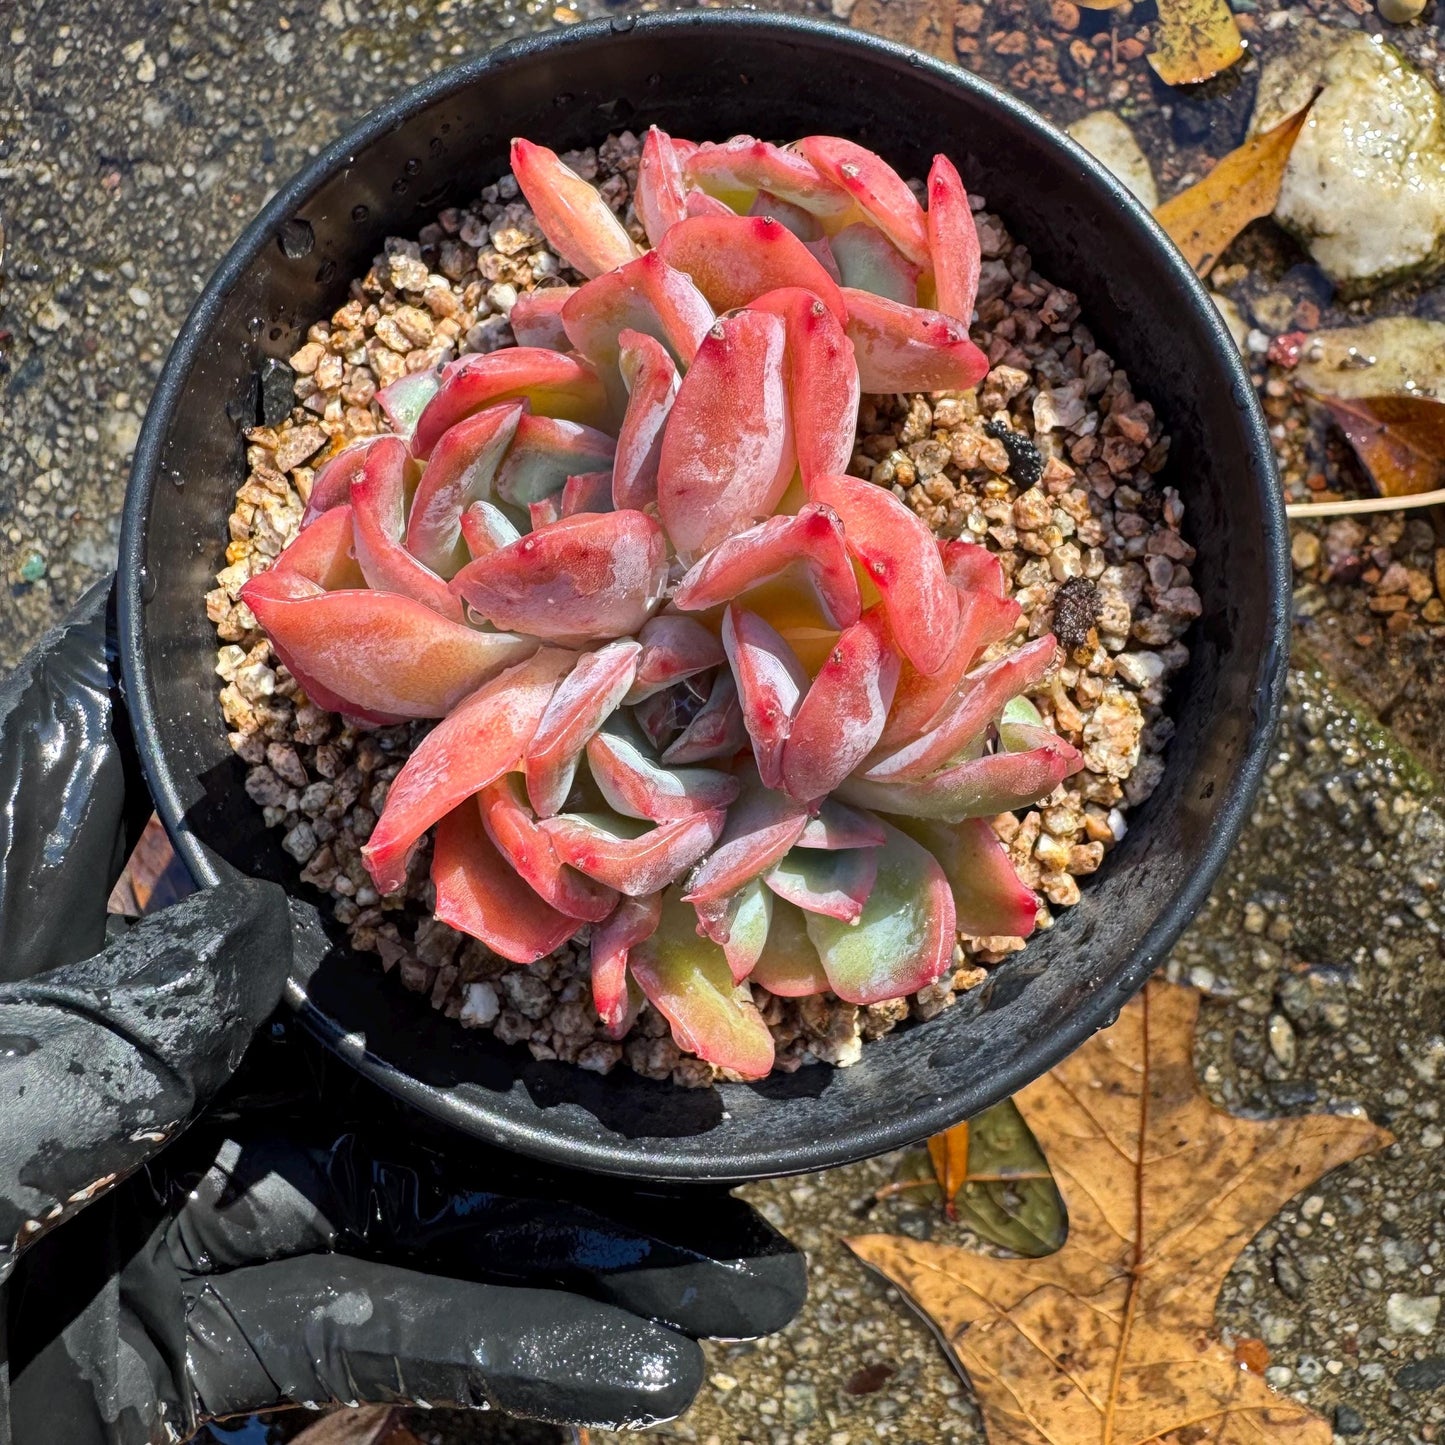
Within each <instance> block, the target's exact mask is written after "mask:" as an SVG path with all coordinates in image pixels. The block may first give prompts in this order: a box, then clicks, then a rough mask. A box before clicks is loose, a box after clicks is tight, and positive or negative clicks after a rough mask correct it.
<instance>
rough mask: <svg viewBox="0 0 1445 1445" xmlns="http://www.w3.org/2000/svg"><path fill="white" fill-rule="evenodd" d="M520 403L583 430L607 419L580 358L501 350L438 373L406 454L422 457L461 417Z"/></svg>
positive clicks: (606, 403)
mask: <svg viewBox="0 0 1445 1445" xmlns="http://www.w3.org/2000/svg"><path fill="white" fill-rule="evenodd" d="M520 400H525V401H527V402H529V403H530V404H531V408H532V410H533V411H535V412H537V413H538V415H540V416H555V417H560V418H562V420H564V421H575V422H581V423H582V425H583V426H595V427H606V426H608V425H609V424H610V422H611V420H612V405H611V402H610V400H609V398H608V395H607V388H606V387H605V386H603V384H602V379H601V378H600V377H599V376H598V375H597V370H596V368H595V367H594V366H593V365H592V363H591V362H590V361H588V360H587V359H586V357H583V356H573V355H571V354H570V353H563V352H560V351H547V350H545V349H544V348H543V347H540V346H504V347H503V348H502V349H501V350H500V351H486V352H481V353H475V354H473V355H470V356H463V357H460V358H459V359H458V360H456V361H453V362H450V363H448V365H447V366H446V367H444V368H443V370H442V384H441V390H440V391H438V392H437V394H436V395H435V396H434V397H433V398H432V399H431V402H430V403H429V404H428V406H427V409H426V410H425V411H424V412H422V414H421V416H420V417H419V418H418V420H417V424H416V431H415V433H414V434H413V435H412V439H411V449H412V453H413V454H414V455H415V456H418V457H421V458H426V457H429V456H430V455H431V454H432V450H433V449H434V448H435V447H436V444H437V443H438V442H439V441H441V439H442V437H443V436H445V435H446V433H447V432H448V431H450V430H451V428H452V427H454V426H455V425H456V424H457V423H458V422H459V421H461V420H462V419H463V418H464V417H469V416H471V415H472V414H473V413H474V412H479V411H481V410H482V409H483V407H488V406H496V405H497V404H498V403H500V402H504V401H520Z"/></svg>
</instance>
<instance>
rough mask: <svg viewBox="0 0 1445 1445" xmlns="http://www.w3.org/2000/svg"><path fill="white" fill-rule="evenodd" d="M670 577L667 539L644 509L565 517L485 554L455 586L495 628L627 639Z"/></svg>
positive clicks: (545, 634)
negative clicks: (640, 510) (625, 637)
mask: <svg viewBox="0 0 1445 1445" xmlns="http://www.w3.org/2000/svg"><path fill="white" fill-rule="evenodd" d="M666 582H667V540H666V538H665V537H664V536H663V532H662V529H661V528H660V527H659V526H658V525H657V523H656V522H655V521H653V520H652V518H651V517H649V516H646V515H645V514H644V513H642V512H633V511H626V512H604V513H602V514H600V515H593V514H588V515H582V516H576V517H564V518H562V519H561V520H560V521H557V522H554V523H553V524H552V525H551V526H547V527H543V528H542V529H541V530H540V531H537V532H532V533H530V534H528V535H527V536H525V537H521V538H519V539H518V540H517V541H515V542H513V543H511V544H510V545H509V546H506V547H502V548H500V549H499V550H498V551H495V552H493V553H491V554H490V555H489V556H486V557H478V558H477V559H476V561H474V562H470V563H468V564H467V566H465V567H463V568H462V570H461V571H460V572H458V573H457V575H456V576H455V577H454V578H453V579H452V583H451V586H452V589H453V591H455V592H456V593H457V595H458V596H460V597H462V598H464V599H465V600H466V601H467V603H468V604H469V605H470V606H471V607H472V608H473V610H475V611H476V612H477V613H478V614H479V615H480V616H482V617H485V618H487V620H488V621H490V622H491V623H492V624H493V625H494V626H496V627H501V628H506V629H515V630H516V631H518V632H526V633H530V634H531V635H532V636H534V637H548V638H566V639H569V640H572V639H588V638H596V639H599V640H600V639H603V638H610V637H624V636H626V635H628V634H629V633H633V632H636V631H637V630H638V628H640V627H641V626H642V624H643V623H644V622H646V621H647V619H648V617H649V616H650V615H651V613H652V610H653V609H654V608H655V607H656V605H657V603H658V601H659V599H660V598H661V596H662V592H663V588H664V586H665V585H666Z"/></svg>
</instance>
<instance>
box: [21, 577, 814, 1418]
mask: <svg viewBox="0 0 1445 1445" xmlns="http://www.w3.org/2000/svg"><path fill="white" fill-rule="evenodd" d="M104 602H105V599H104V595H103V592H101V591H97V592H94V593H92V594H91V595H90V596H89V597H88V598H87V599H86V600H85V602H84V603H83V604H82V606H81V608H80V609H78V612H77V615H76V617H75V618H74V619H72V621H71V622H70V623H69V624H67V625H66V626H65V627H64V628H62V629H61V630H60V632H59V633H58V634H54V635H52V636H51V637H50V638H48V639H47V640H46V641H45V642H44V643H42V645H41V647H40V648H39V649H37V652H36V653H34V654H32V655H31V657H30V658H28V659H27V660H26V662H25V664H24V665H22V668H21V669H20V671H19V672H18V673H17V674H16V676H15V677H14V678H12V679H11V680H10V681H9V682H8V683H6V684H4V685H3V686H0V796H3V797H4V799H5V813H4V821H3V825H4V827H5V829H6V830H7V836H6V837H5V838H4V839H3V842H4V845H5V846H4V851H3V855H0V977H4V978H9V979H13V980H17V981H15V982H11V983H7V984H0V1246H4V1247H8V1250H9V1252H8V1253H7V1254H6V1255H4V1256H0V1275H3V1273H4V1272H5V1271H8V1270H10V1268H11V1266H12V1264H13V1273H11V1275H10V1281H9V1286H8V1290H7V1295H8V1298H7V1299H6V1300H5V1301H4V1303H5V1306H6V1309H5V1314H4V1316H3V1317H0V1318H3V1319H7V1320H8V1328H9V1346H8V1350H9V1353H8V1358H9V1380H10V1388H9V1393H8V1399H7V1396H6V1386H5V1378H6V1372H5V1370H4V1368H3V1364H4V1360H5V1359H6V1350H5V1341H4V1339H3V1338H0V1440H4V1439H5V1438H6V1437H7V1436H8V1437H9V1438H10V1439H11V1440H13V1442H15V1445H30V1442H32V1441H33V1442H37V1445H38V1442H44V1445H50V1442H52V1441H57V1440H63V1441H65V1442H66V1445H101V1442H104V1445H132V1442H142V1441H151V1440H157V1439H178V1438H183V1437H184V1436H185V1435H187V1434H189V1433H191V1432H192V1431H193V1430H195V1429H196V1428H197V1427H198V1426H199V1425H200V1424H201V1423H203V1422H204V1421H205V1420H206V1419H209V1418H215V1417H219V1416H225V1415H229V1414H234V1413H242V1412H245V1411H249V1410H254V1409H262V1408H265V1407H267V1406H271V1405H275V1404H280V1403H285V1402H317V1403H320V1402H323V1401H330V1400H342V1401H347V1400H363V1399H369V1400H382V1401H408V1400H411V1401H420V1400H425V1401H426V1402H428V1403H430V1404H436V1405H443V1404H454V1405H461V1406H472V1407H478V1406H484V1405H492V1406H495V1407H497V1408H499V1409H503V1410H507V1411H510V1412H513V1413H517V1414H526V1415H530V1416H534V1417H538V1418H543V1419H549V1420H557V1421H573V1422H579V1423H580V1422H589V1423H598V1424H613V1425H620V1424H640V1423H643V1422H644V1421H650V1420H655V1419H662V1418H666V1417H668V1416H670V1415H674V1414H676V1413H678V1412H679V1411H680V1410H682V1409H684V1408H685V1407H686V1405H687V1403H688V1402H689V1401H690V1400H691V1398H692V1396H693V1394H694V1393H695V1392H696V1390H697V1388H698V1387H699V1385H700V1383H701V1377H702V1358H701V1352H700V1350H699V1349H698V1347H697V1345H696V1344H695V1343H694V1337H696V1336H700V1335H705V1334H714V1335H723V1336H728V1337H746V1336H752V1335H756V1334H760V1333H765V1332H767V1331H769V1330H772V1329H777V1328H779V1327H780V1326H781V1325H783V1324H784V1323H786V1322H787V1320H788V1319H789V1318H791V1316H792V1315H793V1313H794V1312H795V1311H796V1310H797V1308H798V1306H799V1305H800V1304H801V1301H802V1297H803V1265H802V1261H801V1259H800V1258H799V1257H798V1256H797V1255H796V1254H795V1253H794V1252H793V1251H792V1249H791V1248H790V1247H789V1246H788V1245H787V1243H786V1241H784V1240H782V1239H781V1238H780V1237H779V1236H778V1235H776V1234H774V1233H773V1232H772V1231H771V1230H769V1229H768V1228H767V1227H766V1226H765V1225H764V1224H762V1222H761V1221H760V1220H758V1219H757V1217H756V1216H755V1215H754V1214H753V1213H752V1212H751V1211H750V1210H748V1209H747V1208H746V1206H744V1205H742V1204H740V1203H738V1202H737V1201H735V1200H732V1199H731V1198H729V1197H728V1196H727V1195H725V1194H722V1193H720V1192H710V1193H707V1194H698V1195H694V1196H691V1197H688V1198H686V1199H679V1198H678V1197H677V1196H670V1197H669V1196H662V1195H657V1196H650V1195H648V1194H646V1193H639V1192H635V1191H630V1190H627V1189H625V1188H623V1187H621V1186H619V1185H617V1184H615V1183H612V1182H609V1181H601V1180H595V1179H588V1180H577V1179H571V1178H567V1177H563V1176H559V1175H555V1174H548V1175H543V1174H539V1173H537V1172H536V1171H531V1170H528V1169H526V1168H525V1167H523V1166H520V1165H518V1164H517V1163H516V1162H515V1161H511V1160H508V1159H506V1158H503V1157H498V1156H491V1155H488V1154H487V1153H486V1152H485V1151H482V1150H480V1149H479V1148H478V1147H477V1146H476V1145H474V1144H472V1143H471V1142H470V1141H467V1140H463V1139H461V1138H459V1137H458V1136H456V1135H452V1134H447V1133H445V1132H443V1131H440V1130H439V1129H434V1128H433V1127H432V1126H430V1125H429V1124H428V1123H427V1121H424V1120H421V1119H419V1118H418V1117H417V1116H416V1115H415V1114H413V1113H411V1112H409V1111H407V1110H405V1109H404V1108H403V1106H401V1105H399V1104H396V1103H394V1102H393V1101H391V1100H390V1099H388V1098H386V1097H385V1096H383V1095H382V1094H381V1093H380V1092H379V1091H378V1090H376V1089H375V1088H374V1087H373V1086H371V1085H369V1084H366V1083H365V1082H364V1081H362V1080H361V1079H360V1077H359V1076H357V1075H355V1074H354V1073H352V1072H351V1071H350V1070H348V1069H346V1068H345V1066H344V1065H339V1064H336V1063H335V1062H333V1061H331V1060H330V1059H329V1058H326V1057H324V1056H323V1055H322V1054H321V1053H320V1051H319V1050H318V1049H317V1048H316V1046H314V1045H312V1044H311V1043H310V1041H309V1040H305V1039H303V1038H299V1037H296V1036H295V1034H296V1031H294V1030H286V1029H284V1028H281V1027H280V1026H273V1031H272V1032H273V1033H276V1034H278V1035H279V1036H278V1037H272V1036H271V1035H270V1034H265V1035H263V1037H262V1038H261V1040H260V1041H259V1042H257V1043H256V1044H255V1045H254V1046H253V1048H252V1053H251V1055H250V1057H249V1060H248V1063H247V1065H246V1066H245V1067H244V1068H243V1070H242V1075H241V1077H239V1078H238V1079H237V1080H236V1081H235V1082H234V1083H233V1084H231V1085H230V1087H229V1088H228V1089H227V1091H226V1093H225V1095H224V1096H223V1098H222V1100H221V1101H219V1102H218V1103H217V1105H216V1106H215V1107H213V1109H212V1110H211V1111H210V1113H208V1114H207V1116H206V1117H205V1118H204V1119H203V1120H202V1121H201V1122H200V1123H199V1124H197V1125H196V1126H195V1127H194V1128H193V1129H191V1130H190V1131H189V1132H187V1133H186V1134H185V1137H184V1138H182V1139H180V1140H179V1141H178V1142H177V1143H174V1144H171V1145H170V1146H169V1147H167V1148H165V1149H164V1150H161V1146H162V1145H163V1144H165V1142H166V1141H167V1140H168V1139H170V1138H172V1137H174V1136H175V1135H176V1134H177V1133H178V1132H179V1131H180V1129H181V1128H182V1126H183V1125H184V1124H185V1122H186V1121H187V1119H188V1118H190V1117H192V1116H193V1115H194V1114H195V1113H196V1112H197V1110H198V1108H199V1106H200V1105H201V1104H203V1103H204V1101H205V1100H206V1098H207V1097H208V1096H209V1095H210V1094H211V1093H212V1092H213V1091H214V1090H215V1089H216V1087H217V1086H218V1085H219V1084H220V1083H221V1081H222V1080H223V1079H224V1078H225V1076H226V1075H227V1074H228V1073H229V1071H230V1070H231V1069H232V1068H233V1067H234V1066H235V1063H236V1060H237V1059H238V1058H239V1056H240V1054H241V1051H242V1049H243V1047H244V1044H245V1040H246V1039H247V1038H248V1037H249V1036H250V1035H251V1033H252V1032H253V1031H254V1029H255V1027H256V1025H257V1023H258V1022H259V1021H260V1020H261V1019H262V1018H263V1017H264V1016H265V1014H266V1013H267V1011H268V1010H269V1008H270V1006H271V1005H272V1003H273V1002H274V1000H275V998H276V997H277V994H278V990H279V988H280V985H281V981H282V979H283V978H284V975H285V973H286V969H287V965H288V962H289V927H288V925H287V922H286V916H285V904H284V901H283V900H282V898H281V896H280V894H279V891H278V890H276V889H274V888H273V887H271V886H269V885H262V884H255V883H250V882H242V883H237V884H235V885H232V886H228V887H226V888H219V889H212V890H208V891H207V892H206V893H204V894H201V895H197V896H196V897H193V898H191V899H187V900H186V901H185V902H183V903H181V904H178V905H176V906H175V907H173V908H171V909H169V910H166V911H165V912H163V913H160V914H157V915H155V916H154V917H152V918H150V919H147V920H145V921H144V922H142V923H141V924H139V925H137V926H136V928H135V929H134V930H133V931H132V932H130V933H129V934H128V935H127V936H125V937H124V938H122V939H120V940H119V941H117V942H114V943H112V944H111V945H110V946H109V947H108V948H104V949H103V950H102V949H101V945H102V943H103V941H104V938H105V921H104V916H103V915H104V900H105V898H106V896H107V894H108V892H109V889H110V886H111V883H112V881H113V878H114V876H115V872H116V870H117V869H118V867H119V865H120V862H121V860H122V859H123V858H124V856H125V855H126V851H127V849H126V845H125V842H124V840H123V834H124V833H125V832H126V829H125V827H124V823H125V818H126V802H127V799H130V800H131V801H134V798H135V795H136V785H135V783H134V780H133V779H132V783H131V786H130V788H129V789H127V787H126V781H125V780H126V776H127V774H128V773H131V772H132V769H131V765H130V763H129V754H128V749H127V746H126V740H125V737H124V726H123V725H124V718H123V713H122V712H121V710H120V709H119V708H118V706H117V704H116V700H115V698H114V695H113V692H112V689H111V685H110V677H109V670H108V669H107V667H106V665H105V658H104V638H105V627H104ZM142 796H143V795H142ZM144 806H145V807H148V800H144ZM97 950H101V951H97ZM81 959H83V960H84V961H83V962H77V960H81ZM42 969H44V970H50V971H48V972H45V973H43V974H41V973H40V970H42ZM37 975H38V976H37ZM158 1150H160V1151H161V1152H159V1153H157V1151H158ZM127 1175H129V1176H130V1177H129V1178H128V1179H127V1177H126V1176H127ZM118 1181H123V1182H118ZM107 1191H109V1192H107ZM95 1201H98V1202H95ZM584 1201H585V1202H584ZM82 1211H83V1212H82ZM76 1213H79V1216H80V1217H79V1218H76V1219H73V1220H72V1219H71V1218H70V1216H71V1215H73V1214H76ZM57 1225H59V1226H61V1227H59V1228H57V1227H56V1226H57ZM17 1256H18V1262H17Z"/></svg>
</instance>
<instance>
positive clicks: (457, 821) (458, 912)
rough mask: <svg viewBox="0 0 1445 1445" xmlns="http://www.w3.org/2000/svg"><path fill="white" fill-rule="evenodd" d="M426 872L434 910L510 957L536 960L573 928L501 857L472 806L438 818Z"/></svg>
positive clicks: (573, 924)
mask: <svg viewBox="0 0 1445 1445" xmlns="http://www.w3.org/2000/svg"><path fill="white" fill-rule="evenodd" d="M431 876H432V883H433V885H434V887H435V888H436V905H435V908H434V910H433V911H434V912H435V913H436V916H437V917H438V918H439V919H440V920H441V921H442V922H443V923H446V924H450V925H451V927H453V928H455V929H457V930H458V931H459V932H462V933H466V934H470V935H471V936H472V937H473V938H479V939H481V941H482V942H483V943H485V944H486V945H487V947H488V948H490V949H491V950H492V952H493V953H498V954H500V955H501V956H502V957H503V958H506V959H510V960H511V962H513V963H535V962H536V961H537V960H538V959H539V958H545V957H546V956H547V955H548V954H549V953H552V952H554V951H555V950H556V949H558V948H560V947H561V946H562V945H563V944H564V943H566V941H567V940H568V939H569V938H571V937H572V935H573V934H574V933H576V932H577V927H578V924H577V920H576V919H575V918H569V917H568V916H567V915H566V914H565V913H559V912H558V911H557V910H556V909H555V908H553V907H552V906H551V905H550V904H548V903H545V902H543V900H542V899H541V898H539V897H538V896H537V895H536V894H535V893H534V892H533V891H532V890H531V888H529V887H528V886H527V884H526V883H525V882H523V880H522V879H521V878H520V877H519V876H518V875H517V873H516V872H515V871H514V870H513V868H512V867H511V866H510V865H509V864H508V862H507V860H506V859H505V858H503V857H502V855H501V853H500V852H498V850H497V846H496V844H495V843H493V842H492V840H491V839H490V838H489V837H487V833H486V829H485V828H483V827H482V818H481V813H480V811H479V810H478V809H477V808H476V807H474V806H468V807H465V808H456V809H454V810H453V811H452V812H450V813H448V814H447V815H446V816H445V817H444V818H442V819H440V820H439V821H438V823H437V830H436V841H435V843H434V845H433V851H432V865H431Z"/></svg>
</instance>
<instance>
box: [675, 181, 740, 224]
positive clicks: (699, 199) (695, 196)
mask: <svg viewBox="0 0 1445 1445" xmlns="http://www.w3.org/2000/svg"><path fill="white" fill-rule="evenodd" d="M683 212H684V219H692V218H694V217H697V216H735V215H736V214H737V212H736V211H734V210H733V209H732V207H731V206H727V205H724V204H723V202H722V201H719V200H716V199H714V198H713V197H712V196H710V195H708V193H707V192H706V191H700V190H697V189H696V188H694V189H693V190H690V191H689V192H688V193H687V203H686V205H685V206H684V207H683Z"/></svg>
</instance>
